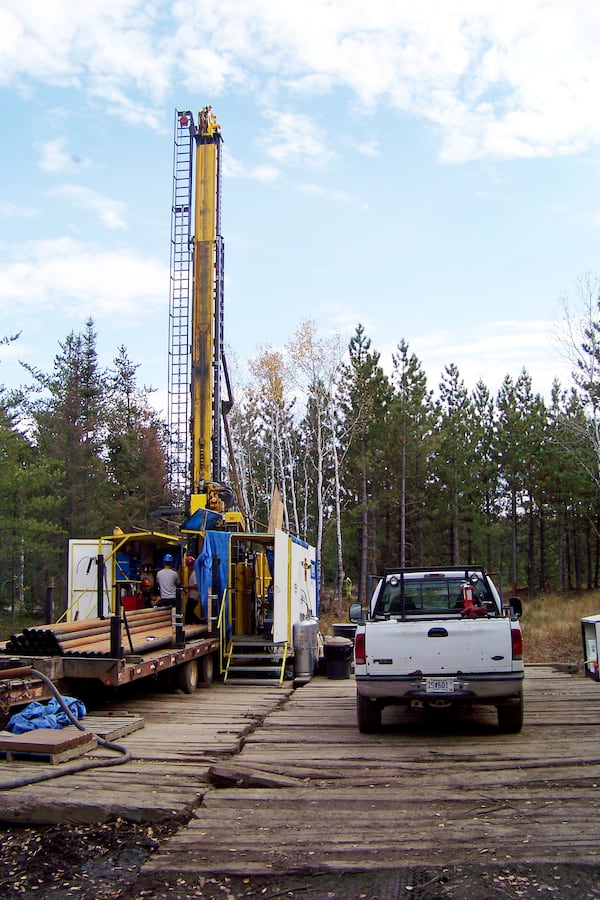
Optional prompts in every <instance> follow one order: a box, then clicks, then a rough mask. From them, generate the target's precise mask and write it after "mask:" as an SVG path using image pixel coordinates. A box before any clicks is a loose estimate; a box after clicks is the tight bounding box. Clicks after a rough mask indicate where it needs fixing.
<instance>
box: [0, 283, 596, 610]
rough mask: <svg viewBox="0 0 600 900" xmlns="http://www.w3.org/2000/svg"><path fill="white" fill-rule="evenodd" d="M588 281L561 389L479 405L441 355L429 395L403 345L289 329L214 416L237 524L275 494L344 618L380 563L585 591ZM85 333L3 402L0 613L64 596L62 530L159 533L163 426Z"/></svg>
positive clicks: (304, 327)
mask: <svg viewBox="0 0 600 900" xmlns="http://www.w3.org/2000/svg"><path fill="white" fill-rule="evenodd" d="M585 288H586V289H585V290H584V291H583V293H584V295H585V297H586V298H587V315H586V316H584V318H583V320H581V321H580V322H579V324H578V325H577V327H575V323H574V322H573V320H569V324H570V325H572V326H573V328H572V330H571V331H570V332H569V334H570V350H571V354H572V361H573V378H572V383H571V384H570V385H568V386H562V385H560V384H559V383H558V382H555V384H554V385H553V389H552V393H551V396H550V397H549V398H547V399H545V398H543V397H542V396H541V395H540V394H539V393H537V392H535V390H534V387H533V384H532V379H531V377H530V375H529V374H528V372H527V371H526V369H523V370H522V371H521V373H520V374H519V376H518V377H516V378H513V377H511V376H509V375H507V376H506V377H505V378H504V381H503V382H502V385H501V387H500V389H499V390H498V392H497V393H496V394H495V395H493V394H492V393H491V392H490V390H489V389H488V388H487V387H486V385H485V384H484V383H483V382H482V381H480V382H478V384H477V385H476V386H475V388H474V389H473V390H468V389H467V388H466V386H465V384H464V381H463V380H462V378H461V375H460V371H459V369H458V367H457V366H456V365H455V364H454V363H449V364H448V365H447V366H446V367H445V368H444V370H443V373H442V376H441V380H440V382H439V384H438V385H437V386H436V389H435V390H433V389H432V388H431V387H430V386H429V384H428V380H427V376H426V373H425V371H424V369H423V366H422V363H421V362H420V360H419V359H418V358H417V356H416V355H415V354H414V353H413V352H412V351H411V349H410V346H409V344H408V343H407V342H406V341H405V340H400V341H399V342H398V344H397V346H396V349H395V352H394V353H393V355H392V362H391V369H390V370H389V371H384V368H383V366H382V364H381V357H380V353H378V352H377V351H376V350H375V349H373V347H372V346H371V341H370V339H369V337H368V336H367V334H366V332H365V329H364V328H363V326H362V325H360V324H359V325H358V326H357V327H356V330H355V333H354V335H353V336H352V338H351V339H350V342H349V344H348V345H347V346H345V345H344V344H343V343H342V342H341V340H340V339H339V338H324V337H322V336H320V335H319V333H318V331H317V327H316V324H315V323H314V322H312V321H305V322H303V323H302V324H301V325H300V327H299V328H298V330H297V332H296V333H295V334H294V335H293V337H292V338H291V339H290V341H289V342H288V344H287V345H286V347H285V348H283V349H282V350H278V351H275V350H273V349H271V348H265V349H263V350H262V351H261V352H260V353H259V354H258V356H257V357H256V358H255V359H254V360H251V361H250V363H249V371H248V374H247V376H245V377H244V378H240V377H239V376H238V381H240V382H241V384H240V385H239V386H238V388H237V390H236V397H235V400H236V403H235V405H234V409H233V411H232V412H231V413H230V414H229V426H230V432H231V436H232V443H233V447H234V453H235V467H236V470H237V476H238V480H239V484H240V487H241V492H242V495H243V498H244V505H245V508H246V513H247V516H248V519H249V525H250V526H251V527H253V528H255V529H257V530H261V529H263V528H264V527H265V525H266V523H267V521H268V517H269V505H270V501H271V497H272V496H273V492H274V490H275V488H277V489H278V490H279V492H280V494H281V497H282V501H283V508H284V527H285V528H286V529H288V530H289V531H290V532H292V533H294V534H296V535H298V536H299V537H301V538H303V539H305V540H307V541H309V542H310V543H312V544H315V545H316V547H317V550H318V559H319V565H320V579H321V584H322V586H325V587H327V588H329V589H331V591H332V593H333V595H334V596H335V597H336V598H337V602H338V604H339V605H340V610H341V598H342V594H343V590H344V585H345V584H347V583H348V582H349V581H351V582H352V583H353V584H354V586H355V589H356V591H357V593H358V596H359V597H360V599H364V598H365V596H366V592H367V579H368V576H369V574H371V573H377V572H380V571H381V570H382V568H384V567H390V566H396V565H400V566H404V565H406V566H430V565H435V564H438V563H439V564H440V565H448V564H452V565H458V564H463V563H466V564H478V563H481V564H484V565H485V566H486V567H487V568H488V569H489V570H490V571H493V572H497V573H500V574H501V577H502V581H503V584H504V587H505V590H507V589H508V590H509V591H510V589H511V588H513V587H514V588H515V589H517V588H520V589H523V588H527V589H528V590H529V591H530V592H532V593H535V592H540V591H542V592H543V591H548V590H565V589H574V590H582V589H586V588H589V589H591V588H595V587H598V584H599V580H600V495H599V486H600V304H599V299H598V298H599V293H598V290H597V288H598V284H597V282H596V281H594V280H591V281H589V282H586V284H585ZM96 338H97V336H96V331H95V327H94V323H93V321H92V320H88V321H87V322H86V324H85V327H84V329H83V330H82V332H81V333H75V332H72V333H71V334H69V335H68V336H67V338H66V339H65V341H64V342H62V343H60V344H59V351H58V353H57V355H56V356H55V359H54V364H53V368H52V371H51V372H49V373H44V372H41V371H39V370H38V369H36V368H35V367H32V366H27V367H26V368H27V371H28V373H29V376H30V378H31V382H32V383H31V384H30V385H29V386H28V387H27V389H22V390H18V391H8V390H1V392H0V530H1V533H2V544H1V546H0V604H1V605H2V606H3V607H4V608H7V607H9V608H10V607H11V606H12V607H13V608H14V607H15V606H17V605H20V606H25V607H27V605H28V604H29V605H31V606H32V608H33V607H35V606H36V604H37V606H38V607H39V605H40V602H41V601H42V600H43V596H44V592H45V588H46V585H47V584H48V579H49V578H53V579H54V580H55V585H56V588H57V589H58V590H57V592H56V593H57V597H60V598H61V599H62V598H63V597H65V596H66V575H67V573H66V550H67V543H68V540H69V539H70V538H96V537H99V536H100V535H102V534H107V533H110V532H112V531H113V529H114V528H115V527H120V528H122V529H123V530H124V531H137V530H145V529H154V530H156V529H157V528H158V530H170V529H171V528H172V527H174V524H173V520H171V521H170V522H165V521H164V520H160V519H158V520H157V518H156V516H157V511H160V510H161V509H164V508H165V507H168V506H169V504H170V503H171V501H172V498H171V497H170V495H169V489H168V478H167V452H166V451H167V444H168V434H167V430H166V425H165V423H164V421H162V419H161V418H160V417H159V415H158V414H157V412H156V411H155V410H154V409H153V407H152V403H151V391H150V390H149V389H148V388H146V387H141V386H140V385H139V384H138V382H137V366H136V365H135V364H134V363H133V362H132V361H131V360H130V358H129V356H128V352H127V349H126V348H125V347H124V346H121V347H119V348H118V350H117V353H116V355H115V358H114V360H113V364H112V366H110V367H108V368H106V369H105V368H102V367H101V366H100V365H99V362H98V356H97V349H96ZM11 340H13V338H5V339H4V341H3V343H7V342H9V341H11ZM228 474H229V473H228V472H227V471H225V472H224V473H223V477H224V480H228Z"/></svg>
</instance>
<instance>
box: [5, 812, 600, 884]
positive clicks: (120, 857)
mask: <svg viewBox="0 0 600 900" xmlns="http://www.w3.org/2000/svg"><path fill="white" fill-rule="evenodd" d="M183 824H184V823H183V822H169V823H167V824H163V825H159V826H157V825H152V826H150V825H147V824H141V823H132V822H125V821H123V820H120V819H117V820H116V821H114V822H110V823H106V824H102V825H79V826H72V825H61V826H48V827H42V828H28V827H20V826H14V827H4V828H3V827H1V826H0V841H1V851H0V896H1V897H3V898H5V900H16V898H24V897H25V898H46V897H50V896H52V897H53V898H63V897H64V898H66V897H74V896H77V897H81V898H86V900H88V898H89V900H106V898H119V900H138V898H144V897H146V898H152V900H154V898H156V900H159V898H163V897H164V898H171V900H172V898H181V900H185V898H204V900H243V898H246V900H258V898H263V900H276V898H277V900H279V898H284V900H285V898H288V900H290V898H291V900H396V898H404V897H406V898H419V900H438V898H439V900H442V898H458V900H464V898H468V900H494V898H504V900H513V898H514V900H523V898H525V900H527V898H533V897H535V898H540V897H543V898H551V897H554V898H557V900H600V865H599V866H598V867H590V866H572V865H569V866H565V865H561V866H551V865H539V866H515V867H514V868H511V869H508V868H506V867H502V868H489V869H482V868H481V867H478V866H448V867H443V868H434V867H432V868H431V869H424V868H418V869H415V868H406V869H395V870H393V871H390V870H385V871H366V872H352V873H347V874H345V875H337V874H336V875H332V874H328V873H325V874H320V873H311V872H306V873H305V874H295V875H273V876H271V877H269V878H226V877H214V878H207V877H203V876H199V875H187V876H186V877H182V876H178V875H172V876H169V877H166V878H165V877H163V876H161V877H160V878H158V877H157V876H156V875H155V874H148V875H146V874H140V869H141V867H142V866H143V864H144V862H145V861H146V859H147V858H148V857H149V856H150V854H152V853H155V852H156V851H157V850H158V848H159V847H160V842H161V840H163V839H164V838H165V837H167V836H168V835H169V834H172V833H173V832H174V831H176V830H177V829H178V828H179V827H181V826H182V825H183Z"/></svg>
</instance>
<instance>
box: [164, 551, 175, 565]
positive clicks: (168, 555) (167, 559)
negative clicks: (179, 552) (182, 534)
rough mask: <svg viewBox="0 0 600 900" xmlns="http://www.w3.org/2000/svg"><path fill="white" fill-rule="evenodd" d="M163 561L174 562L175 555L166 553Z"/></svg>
mask: <svg viewBox="0 0 600 900" xmlns="http://www.w3.org/2000/svg"><path fill="white" fill-rule="evenodd" d="M163 562H164V563H172V562H173V557H172V556H171V554H170V553H165V555H164V556H163Z"/></svg>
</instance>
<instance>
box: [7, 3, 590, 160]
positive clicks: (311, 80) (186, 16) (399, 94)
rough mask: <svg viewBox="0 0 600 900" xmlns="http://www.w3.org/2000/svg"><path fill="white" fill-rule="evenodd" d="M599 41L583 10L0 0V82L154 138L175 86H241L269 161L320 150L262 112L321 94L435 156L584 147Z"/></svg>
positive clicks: (317, 139)
mask: <svg viewBox="0 0 600 900" xmlns="http://www.w3.org/2000/svg"><path fill="white" fill-rule="evenodd" d="M599 42H600V13H599V12H598V11H597V9H596V7H595V6H594V4H591V3H589V0H488V2H486V3H481V2H480V0H453V2H452V3H448V2H447V0H423V2H421V3H418V4H400V3H392V2H390V0H370V2H369V3H366V2H365V0H327V2H326V0H304V2H303V3H301V4H297V3H282V2H281V0H228V2H224V0H172V2H171V3H170V4H165V3H162V2H159V0H145V2H143V0H113V2H111V3H110V4H107V3H105V2H102V0H88V2H86V3H80V4H75V5H74V4H73V3H72V2H71V0H54V2H52V3H41V2H33V0H30V2H28V3H23V2H22V0H3V4H2V9H1V10H0V85H9V84H14V85H17V86H19V88H20V89H24V86H25V85H26V84H28V83H32V82H34V83H35V82H40V83H43V84H50V85H52V86H54V87H57V86H58V87H71V88H76V89H80V90H82V91H83V92H85V93H86V94H88V95H89V96H91V97H93V98H96V99H99V100H101V101H102V102H103V103H104V105H105V107H106V109H107V110H108V111H109V112H111V113H114V114H116V115H119V116H120V117H122V118H124V119H126V120H127V121H130V122H133V123H139V124H142V123H143V124H144V125H145V126H146V127H150V128H156V129H160V127H161V122H162V121H164V118H163V116H162V113H161V111H160V110H157V109H156V104H157V103H159V104H160V103H161V102H163V101H164V98H165V96H166V92H167V91H168V90H169V89H171V88H172V87H173V86H174V85H175V84H178V85H180V84H183V85H184V86H185V87H186V88H187V89H188V90H189V91H194V92H202V93H203V92H206V93H210V94H213V93H214V94H220V93H224V92H226V91H228V90H231V89H232V88H234V89H236V90H243V91H245V92H246V93H247V95H248V97H249V100H250V102H252V103H253V104H258V103H259V102H260V103H263V104H264V105H265V106H266V108H267V110H268V112H267V116H268V118H269V119H270V121H271V124H272V133H271V136H270V137H271V139H270V142H269V144H268V152H269V154H270V155H271V157H272V158H273V159H275V160H276V161H277V163H278V164H284V163H288V162H290V161H295V162H299V161H303V162H306V161H307V160H311V161H312V162H313V163H314V162H316V161H321V162H322V161H323V160H324V159H326V156H327V153H328V151H330V145H328V143H327V142H326V140H325V137H324V134H322V133H321V129H320V128H317V127H316V126H314V125H313V124H311V123H310V122H308V121H305V122H303V120H302V118H301V117H299V116H298V115H297V114H292V113H290V112H287V111H286V112H279V113H277V114H275V113H273V112H272V110H274V109H276V108H283V107H284V104H285V103H286V102H287V100H288V99H293V100H294V101H297V100H298V99H299V98H300V97H301V96H307V95H309V94H310V95H315V96H319V95H323V94H324V93H327V92H329V93H331V92H333V91H336V92H338V94H339V96H340V97H341V98H342V100H343V102H344V103H350V104H351V105H353V106H354V112H355V113H356V115H357V117H358V116H363V117H364V116H365V114H368V111H369V110H373V109H375V108H376V106H377V105H387V106H390V107H392V108H394V109H395V110H397V111H398V112H399V113H400V114H402V115H410V116H415V117H418V118H420V119H422V120H424V121H426V122H429V123H431V125H432V126H433V127H434V128H435V130H436V132H437V134H438V135H439V141H440V153H441V156H442V158H443V159H445V160H447V161H464V160H469V159H483V158H489V157H502V158H506V157H533V156H548V155H555V154H566V153H578V152H581V151H583V150H586V149H588V148H590V147H593V146H595V145H597V144H598V143H599V142H600V106H599V104H598V103H597V97H596V94H597V85H598V83H600V57H599V56H598V54H597V46H598V43H599ZM303 126H306V127H303ZM367 146H368V145H365V147H367ZM58 150H59V151H60V147H59V148H58ZM363 152H365V151H363ZM324 153H325V155H323V154H324Z"/></svg>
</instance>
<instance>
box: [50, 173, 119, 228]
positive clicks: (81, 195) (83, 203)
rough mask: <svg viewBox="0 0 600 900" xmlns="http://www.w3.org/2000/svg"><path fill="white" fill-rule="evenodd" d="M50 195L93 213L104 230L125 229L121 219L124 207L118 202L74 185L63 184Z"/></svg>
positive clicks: (89, 189)
mask: <svg viewBox="0 0 600 900" xmlns="http://www.w3.org/2000/svg"><path fill="white" fill-rule="evenodd" d="M52 194H54V195H55V196H58V197H64V198H65V199H67V200H70V201H71V202H72V203H74V204H75V206H79V207H81V208H82V209H90V210H92V211H93V212H95V213H96V214H97V216H98V218H99V219H100V221H101V222H102V224H103V225H104V226H105V228H110V229H115V228H127V225H126V223H125V220H124V218H123V212H124V209H125V206H124V204H123V203H121V202H120V201H119V200H111V199H110V197H103V196H102V194H99V193H98V192H97V191H94V190H92V189H91V188H86V187H81V186H80V185H75V184H64V185H62V186H61V187H58V188H55V189H54V190H53V191H52Z"/></svg>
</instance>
